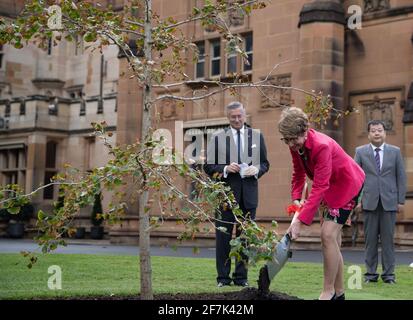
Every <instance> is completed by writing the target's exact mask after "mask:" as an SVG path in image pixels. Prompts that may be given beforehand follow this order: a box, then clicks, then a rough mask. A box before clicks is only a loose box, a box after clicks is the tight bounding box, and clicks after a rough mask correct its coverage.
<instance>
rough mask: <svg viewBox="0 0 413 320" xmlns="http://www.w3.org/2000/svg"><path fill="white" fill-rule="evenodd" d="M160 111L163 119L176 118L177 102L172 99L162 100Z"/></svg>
mask: <svg viewBox="0 0 413 320" xmlns="http://www.w3.org/2000/svg"><path fill="white" fill-rule="evenodd" d="M160 112H161V118H162V120H171V119H175V118H176V117H177V113H176V102H175V101H174V100H172V99H165V100H162V103H161V105H160Z"/></svg>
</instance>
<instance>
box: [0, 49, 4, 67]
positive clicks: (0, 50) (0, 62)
mask: <svg viewBox="0 0 413 320" xmlns="http://www.w3.org/2000/svg"><path fill="white" fill-rule="evenodd" d="M3 56H4V52H3V45H1V44H0V70H1V69H3Z"/></svg>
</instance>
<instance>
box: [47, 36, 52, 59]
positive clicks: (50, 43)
mask: <svg viewBox="0 0 413 320" xmlns="http://www.w3.org/2000/svg"><path fill="white" fill-rule="evenodd" d="M52 46H53V40H52V38H49V40H48V42H47V55H48V56H50V55H52Z"/></svg>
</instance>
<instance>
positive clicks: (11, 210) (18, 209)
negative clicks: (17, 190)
mask: <svg viewBox="0 0 413 320" xmlns="http://www.w3.org/2000/svg"><path fill="white" fill-rule="evenodd" d="M7 211H8V212H10V213H11V214H18V213H19V212H20V207H13V208H8V209H7Z"/></svg>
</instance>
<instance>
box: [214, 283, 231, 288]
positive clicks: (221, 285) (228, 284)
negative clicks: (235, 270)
mask: <svg viewBox="0 0 413 320" xmlns="http://www.w3.org/2000/svg"><path fill="white" fill-rule="evenodd" d="M230 285H231V283H225V282H218V284H217V287H218V288H222V287H225V286H230Z"/></svg>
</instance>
